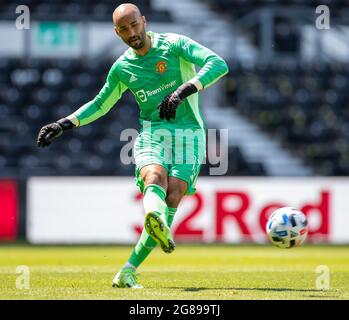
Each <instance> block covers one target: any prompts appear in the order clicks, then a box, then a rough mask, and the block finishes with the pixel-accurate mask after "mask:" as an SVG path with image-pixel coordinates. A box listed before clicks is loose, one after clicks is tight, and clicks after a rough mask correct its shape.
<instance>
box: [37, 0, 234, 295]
mask: <svg viewBox="0 0 349 320" xmlns="http://www.w3.org/2000/svg"><path fill="white" fill-rule="evenodd" d="M113 22H114V29H115V33H116V34H117V36H118V37H120V38H121V39H122V41H124V42H125V43H126V44H127V45H128V46H129V48H128V50H126V51H125V52H124V54H123V55H121V56H120V57H119V58H118V59H117V60H116V61H115V63H114V64H113V66H112V67H111V69H110V71H109V74H108V77H107V79H106V83H105V84H104V86H103V88H102V89H101V91H100V92H99V94H98V95H97V96H96V97H95V98H94V99H93V100H91V101H90V102H88V103H86V104H85V105H83V106H82V107H80V108H79V109H78V110H77V111H75V112H74V113H73V114H71V115H69V116H68V117H66V118H63V119H60V120H58V121H57V122H54V123H51V124H48V125H46V126H44V127H43V128H41V130H40V132H39V135H38V140H37V143H38V146H39V147H45V146H48V145H49V144H50V143H51V141H52V140H53V139H55V138H57V137H59V136H60V135H61V134H62V133H63V132H64V131H66V130H69V129H72V128H76V127H80V126H84V125H87V124H89V123H91V122H93V121H95V120H97V119H98V118H100V117H101V116H103V115H105V114H106V113H108V111H109V110H110V109H111V108H112V107H113V106H114V105H115V104H116V102H117V101H118V100H119V99H120V97H121V96H122V94H123V93H124V92H125V91H126V90H130V91H131V92H132V93H133V95H134V96H135V99H136V102H137V104H138V106H139V108H140V123H141V131H140V134H139V135H138V137H137V139H136V141H135V144H134V158H135V162H136V168H135V174H136V179H135V180H136V184H137V186H138V187H139V188H140V190H141V192H142V193H143V195H144V197H143V205H144V210H145V220H144V229H143V232H142V234H141V236H140V239H139V241H138V243H137V244H136V246H135V248H134V249H133V251H132V253H131V256H130V257H129V259H128V261H127V262H126V264H125V265H124V266H123V267H122V269H121V270H120V271H119V272H118V273H117V274H116V276H115V277H114V280H113V286H115V287H121V288H142V286H141V285H139V284H138V283H137V278H136V269H137V268H138V267H139V266H140V265H141V263H142V262H143V261H144V260H145V259H146V257H147V256H148V255H149V254H150V253H151V251H152V250H153V249H154V248H155V247H156V246H157V245H160V247H161V249H162V250H163V251H164V252H166V253H171V252H172V251H173V250H174V249H175V242H174V240H173V236H172V233H171V230H170V227H171V225H172V222H173V218H174V215H175V213H176V211H177V207H178V205H179V203H180V202H181V200H182V198H183V196H184V195H193V194H194V193H195V191H196V189H195V185H196V181H197V178H198V175H199V171H200V167H201V164H202V162H203V160H204V159H205V155H206V153H205V150H206V136H205V125H204V122H203V119H202V116H201V112H200V109H199V94H198V93H199V91H200V90H203V89H206V88H208V87H209V86H210V85H212V84H213V83H215V82H216V81H217V80H218V79H219V78H221V77H222V76H224V75H225V74H227V73H228V67H227V64H226V63H225V61H224V60H223V59H222V58H220V57H219V56H218V55H217V54H215V53H214V52H212V51H211V50H209V49H207V48H206V47H204V46H202V45H200V44H199V43H197V42H195V41H193V40H192V39H190V38H188V37H186V36H183V35H178V34H174V33H155V32H152V31H148V32H146V30H145V28H146V25H147V21H146V19H145V17H144V16H142V14H141V13H140V11H139V9H138V8H137V7H136V6H135V5H133V4H128V3H125V4H122V5H120V6H118V7H117V8H116V9H115V11H114V13H113ZM195 65H197V66H199V67H200V68H201V69H200V71H199V72H198V73H196V71H195ZM122 214H127V213H122Z"/></svg>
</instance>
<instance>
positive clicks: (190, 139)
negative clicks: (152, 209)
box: [134, 125, 206, 195]
mask: <svg viewBox="0 0 349 320" xmlns="http://www.w3.org/2000/svg"><path fill="white" fill-rule="evenodd" d="M205 157H206V135H205V130H204V129H202V128H194V129H192V128H190V129H188V128H187V129H181V128H178V127H173V126H170V125H161V126H152V127H151V128H149V127H147V128H143V130H142V131H141V132H140V134H139V135H138V137H137V139H136V141H135V144H134V158H135V163H136V169H135V175H136V178H135V181H136V184H137V186H138V187H139V188H140V190H141V192H142V193H143V190H144V181H143V179H142V177H141V175H140V171H141V169H142V168H143V167H144V166H146V165H149V164H159V165H161V166H163V167H164V168H165V169H166V170H167V171H168V176H169V177H175V178H178V179H181V180H184V181H185V182H187V184H188V189H187V192H186V194H187V195H192V194H194V193H195V191H196V189H195V185H196V181H197V178H198V175H199V172H200V168H201V164H202V162H203V161H204V159H205Z"/></svg>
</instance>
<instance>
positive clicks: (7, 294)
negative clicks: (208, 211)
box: [0, 244, 349, 300]
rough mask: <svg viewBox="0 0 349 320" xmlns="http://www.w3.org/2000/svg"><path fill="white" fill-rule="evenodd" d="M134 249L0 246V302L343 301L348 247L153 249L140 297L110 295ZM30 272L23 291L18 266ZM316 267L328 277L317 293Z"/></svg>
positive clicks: (347, 291)
mask: <svg viewBox="0 0 349 320" xmlns="http://www.w3.org/2000/svg"><path fill="white" fill-rule="evenodd" d="M131 250H132V247H118V246H115V247H113V246H80V247H78V246H60V247H59V246H29V245H21V246H18V245H6V246H0V299H174V300H181V299H219V300H220V299H349V247H348V246H337V247H336V246H334V247H330V246H304V247H301V248H294V249H290V250H282V249H278V248H274V247H272V246H199V245H198V246H187V245H181V244H179V245H178V246H177V249H176V251H175V252H174V253H172V254H170V255H166V254H164V253H163V252H162V251H161V250H160V249H158V248H157V249H156V250H155V251H154V252H153V253H152V254H151V256H149V257H148V260H147V261H145V263H144V264H143V265H142V266H141V267H140V269H139V276H138V280H139V282H140V283H141V284H142V285H143V286H144V287H145V289H141V290H130V289H116V288H111V282H112V279H113V277H114V275H115V273H116V272H117V271H118V270H119V268H120V267H121V266H122V265H123V264H124V262H125V261H126V260H127V258H128V256H129V254H130V252H131ZM21 265H25V266H27V267H29V272H30V278H29V279H30V281H29V286H30V287H29V289H20V288H17V287H16V283H17V285H19V287H21V286H23V285H25V282H24V281H23V278H21V276H23V274H16V268H17V267H18V266H21ZM319 265H325V266H327V267H328V268H329V270H330V288H329V290H319V289H317V287H316V283H317V282H318V283H319V282H321V281H320V280H317V277H319V276H321V275H322V274H320V273H316V268H317V267H318V266H319Z"/></svg>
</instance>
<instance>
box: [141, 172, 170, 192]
mask: <svg viewBox="0 0 349 320" xmlns="http://www.w3.org/2000/svg"><path fill="white" fill-rule="evenodd" d="M166 178H167V177H166V176H164V175H163V174H162V173H161V172H158V171H149V172H148V173H147V174H146V176H145V184H146V185H149V184H157V185H159V186H162V187H163V188H165V189H166V188H167V186H166Z"/></svg>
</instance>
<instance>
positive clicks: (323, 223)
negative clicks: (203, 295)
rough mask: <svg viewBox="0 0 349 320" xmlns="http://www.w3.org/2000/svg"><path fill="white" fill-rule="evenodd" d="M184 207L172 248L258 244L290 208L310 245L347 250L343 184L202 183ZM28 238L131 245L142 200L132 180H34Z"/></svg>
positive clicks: (348, 183) (348, 221) (348, 186)
mask: <svg viewBox="0 0 349 320" xmlns="http://www.w3.org/2000/svg"><path fill="white" fill-rule="evenodd" d="M197 189H198V192H197V194H196V195H195V196H192V197H186V198H185V199H184V201H183V202H182V204H181V206H180V208H179V210H178V213H177V216H176V218H175V222H174V225H173V230H174V233H175V238H176V241H177V242H203V243H212V242H223V243H241V242H253V243H264V242H266V241H267V239H266V236H265V231H264V229H265V224H266V220H267V218H268V215H269V214H270V213H271V212H272V211H274V210H275V209H276V208H279V207H282V206H294V207H297V208H300V209H301V210H303V212H304V213H305V214H306V215H307V217H308V222H309V230H310V232H309V236H308V241H309V242H313V243H314V242H326V243H349V233H348V231H347V230H348V225H349V217H348V215H347V208H348V204H347V190H349V179H347V178H314V177H312V178H240V177H239V178H232V177H217V178H215V177H200V178H199V181H198V185H197ZM26 197H27V201H26V212H27V217H26V218H27V223H26V235H27V239H28V241H29V242H31V243H35V244H51V243H52V244H53V243H63V244H87V243H117V244H131V243H135V242H136V241H137V239H138V236H139V233H140V232H141V228H142V222H143V216H144V213H143V206H142V194H141V193H140V192H139V190H138V188H137V187H136V186H135V184H134V181H133V178H131V177H107V178H106V177H93V178H87V177H57V178H51V177H47V178H45V177H33V178H30V179H29V180H28V182H27V192H26Z"/></svg>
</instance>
